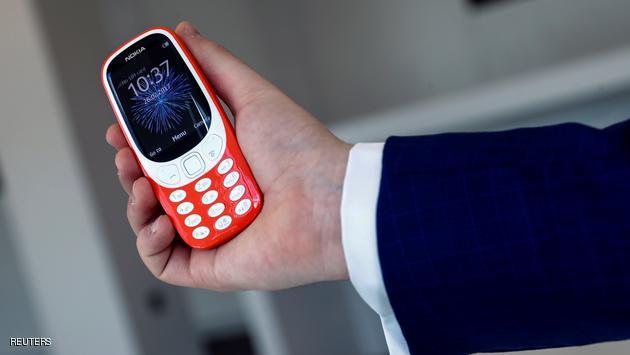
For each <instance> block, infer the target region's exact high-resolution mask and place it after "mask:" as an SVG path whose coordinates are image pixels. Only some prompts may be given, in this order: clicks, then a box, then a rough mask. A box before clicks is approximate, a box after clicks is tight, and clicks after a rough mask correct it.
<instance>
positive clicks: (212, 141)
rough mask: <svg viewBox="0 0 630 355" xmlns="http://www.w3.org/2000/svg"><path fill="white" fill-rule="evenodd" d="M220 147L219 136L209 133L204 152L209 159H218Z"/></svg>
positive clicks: (220, 140)
mask: <svg viewBox="0 0 630 355" xmlns="http://www.w3.org/2000/svg"><path fill="white" fill-rule="evenodd" d="M222 147H223V139H221V137H219V136H217V135H216V134H211V135H210V137H208V141H207V143H206V154H208V157H209V158H210V160H212V161H214V160H217V159H219V154H221V148H222Z"/></svg>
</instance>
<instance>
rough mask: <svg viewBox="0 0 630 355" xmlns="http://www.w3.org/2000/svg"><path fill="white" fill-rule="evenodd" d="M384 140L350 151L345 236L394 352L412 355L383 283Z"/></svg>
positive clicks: (351, 267)
mask: <svg viewBox="0 0 630 355" xmlns="http://www.w3.org/2000/svg"><path fill="white" fill-rule="evenodd" d="M384 146H385V145H384V143H359V144H356V145H355V146H354V147H352V149H351V150H350V156H349V157H348V166H347V168H346V177H345V179H344V183H343V194H342V197H341V236H342V242H343V250H344V254H345V257H346V264H347V265H348V273H349V274H350V282H352V285H353V286H354V288H355V289H356V290H357V292H358V293H359V295H360V296H361V298H363V300H364V301H365V302H366V303H367V304H368V305H369V306H370V307H371V308H372V309H373V310H374V311H375V312H376V313H378V314H379V316H380V317H381V323H382V324H383V331H384V333H385V340H386V341H387V347H388V348H389V352H390V354H393V355H399V354H409V347H408V346H407V341H406V340H405V338H404V337H403V334H402V331H401V329H400V325H399V324H398V321H397V320H396V316H395V315H394V311H393V310H392V306H391V304H390V303H389V298H388V297H387V290H386V289H385V283H384V282H383V275H382V273H381V264H380V261H379V257H378V244H377V239H376V238H377V235H376V204H377V201H378V192H379V188H380V182H381V170H382V159H383V147H384Z"/></svg>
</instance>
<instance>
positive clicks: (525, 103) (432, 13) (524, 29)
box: [0, 0, 630, 355]
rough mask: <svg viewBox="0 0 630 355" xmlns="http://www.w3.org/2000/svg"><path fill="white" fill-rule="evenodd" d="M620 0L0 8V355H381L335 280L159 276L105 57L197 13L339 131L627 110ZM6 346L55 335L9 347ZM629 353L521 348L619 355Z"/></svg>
mask: <svg viewBox="0 0 630 355" xmlns="http://www.w3.org/2000/svg"><path fill="white" fill-rule="evenodd" d="M628 13H630V2H628V1H625V0H599V1H591V0H513V1H510V0H504V1H501V0H496V1H483V0H476V1H475V0H424V1H410V0H409V1H403V0H395V1H376V0H374V1H371V0H319V1H308V0H268V1H260V0H230V1H218V0H214V1H210V0H208V1H192V0H177V1H173V0H171V1H165V0H159V1H149V0H95V1H72V0H55V1H45V0H41V1H34V0H2V1H1V2H0V26H1V31H0V36H1V39H2V40H1V42H0V43H1V44H2V50H1V53H2V56H0V60H1V66H0V93H1V95H0V107H1V108H2V110H3V111H2V114H1V115H0V245H1V246H0V337H1V339H0V342H1V343H2V345H0V354H3V353H32V354H64V355H66V354H86V353H88V354H157V355H160V354H193V355H203V354H211V355H231V354H239V355H249V354H258V355H289V354H300V355H311V354H327V355H328V354H330V355H334V354H358V355H376V354H386V353H387V348H386V345H385V342H384V338H383V335H382V330H381V327H380V323H379V319H378V317H377V316H376V315H375V314H374V313H373V312H372V311H371V310H370V309H369V308H367V306H366V305H365V304H364V303H363V302H362V300H361V299H360V298H359V297H358V296H357V294H356V293H355V291H354V289H353V288H352V286H351V285H350V284H349V283H348V282H337V283H325V284H318V285H312V286H306V287H300V288H296V289H291V290H284V291H279V292H241V293H215V292H210V291H205V290H192V289H183V288H177V287H172V286H168V285H166V284H162V283H160V282H158V281H157V280H155V279H154V278H153V277H152V276H151V275H150V274H149V272H148V271H147V270H146V269H145V268H144V267H143V265H142V264H141V262H140V259H139V258H138V257H137V254H136V248H135V238H134V236H133V234H132V232H131V230H130V228H129V226H128V224H127V221H126V217H125V204H126V195H125V194H124V193H123V191H122V189H121V188H120V187H119V185H118V182H117V178H116V174H115V167H114V163H113V156H114V151H113V150H112V149H111V148H110V147H108V146H107V145H106V143H105V141H104V132H105V128H106V127H107V126H108V125H109V124H110V123H112V122H113V121H114V116H113V113H112V112H111V110H110V108H109V106H108V103H107V101H106V98H105V95H104V93H103V90H102V88H101V82H100V77H99V75H100V68H101V64H102V61H103V60H104V58H105V57H106V55H107V54H109V53H110V52H111V51H112V50H113V49H115V48H116V47H118V45H120V44H121V43H122V42H124V41H126V40H127V39H129V38H130V37H132V36H133V35H135V34H137V33H139V32H141V31H143V30H144V29H146V28H147V27H150V26H154V25H164V26H169V27H174V26H175V25H176V24H177V23H178V22H179V21H180V20H189V21H192V22H193V23H194V24H196V25H197V27H198V28H199V29H200V31H201V32H202V33H204V34H205V35H207V36H208V37H210V38H211V39H213V40H215V41H218V42H220V43H222V44H223V45H225V46H226V47H228V48H229V49H231V50H232V51H233V52H234V53H236V54H237V55H238V56H240V57H241V58H242V59H243V60H244V61H246V62H247V63H249V64H250V65H251V66H253V67H254V68H255V69H256V70H258V71H259V72H261V73H262V74H263V75H265V76H266V77H267V78H269V79H270V80H271V81H273V82H274V83H275V84H277V85H278V86H279V87H280V88H282V89H283V90H285V91H286V92H287V93H288V94H289V95H290V96H292V97H293V98H294V99H295V100H296V101H297V102H298V103H300V104H302V105H303V106H305V107H306V108H307V109H308V110H310V111H311V112H312V113H313V114H315V115H316V116H317V117H318V118H319V119H320V120H321V121H322V122H324V123H325V124H326V125H327V126H328V127H330V129H332V130H333V131H334V132H335V133H336V134H338V135H339V136H341V137H342V138H344V139H346V140H348V141H351V142H359V141H381V140H384V139H385V138H386V137H387V136H389V135H412V134H426V133H433V132H442V131H470V130H494V129H505V128H510V127H517V126H531V125H542V124H550V123H556V122H565V121H578V122H583V123H587V124H590V125H594V126H605V125H608V124H611V123H614V122H617V121H620V120H623V119H625V118H627V117H629V116H630V100H628V98H629V97H630V35H628V34H629V33H630V21H628V19H627V14H628ZM9 337H51V338H52V342H53V345H52V346H51V347H46V348H33V347H29V348H15V347H13V348H10V347H9V346H8V344H9V340H8V339H9ZM627 353H630V343H627V342H620V343H611V344H602V345H596V346H589V347H581V348H572V349H562V350H548V351H540V352H530V353H529V354H627Z"/></svg>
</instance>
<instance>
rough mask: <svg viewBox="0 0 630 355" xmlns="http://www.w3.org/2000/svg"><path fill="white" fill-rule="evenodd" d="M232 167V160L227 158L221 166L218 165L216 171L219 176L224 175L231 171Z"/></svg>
mask: <svg viewBox="0 0 630 355" xmlns="http://www.w3.org/2000/svg"><path fill="white" fill-rule="evenodd" d="M233 166H234V160H232V159H230V158H227V159H225V160H224V161H222V162H221V164H219V167H218V168H217V171H218V172H219V174H225V173H227V172H228V171H230V169H232V167H233Z"/></svg>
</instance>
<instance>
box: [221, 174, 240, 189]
mask: <svg viewBox="0 0 630 355" xmlns="http://www.w3.org/2000/svg"><path fill="white" fill-rule="evenodd" d="M239 176H240V175H238V172H236V171H233V172H231V173H229V174H227V176H226V177H225V179H224V180H223V186H225V187H232V186H234V184H236V182H237V181H238V178H239Z"/></svg>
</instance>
